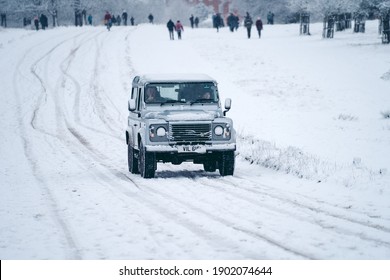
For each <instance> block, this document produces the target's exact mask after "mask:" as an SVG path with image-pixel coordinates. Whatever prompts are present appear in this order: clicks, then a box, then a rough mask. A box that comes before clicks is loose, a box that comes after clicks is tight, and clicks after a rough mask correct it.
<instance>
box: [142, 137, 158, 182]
mask: <svg viewBox="0 0 390 280" xmlns="http://www.w3.org/2000/svg"><path fill="white" fill-rule="evenodd" d="M138 170H139V172H140V174H141V176H142V177H143V178H153V177H154V173H155V171H156V155H155V153H151V152H147V151H146V148H145V147H144V145H143V144H142V142H141V143H140V146H139V154H138Z"/></svg>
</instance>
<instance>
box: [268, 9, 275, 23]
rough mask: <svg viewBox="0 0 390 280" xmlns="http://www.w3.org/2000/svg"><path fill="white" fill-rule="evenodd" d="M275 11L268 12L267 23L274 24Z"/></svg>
mask: <svg viewBox="0 0 390 280" xmlns="http://www.w3.org/2000/svg"><path fill="white" fill-rule="evenodd" d="M274 16H275V15H274V13H273V12H271V11H269V12H268V14H267V24H274Z"/></svg>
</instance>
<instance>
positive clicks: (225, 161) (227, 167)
mask: <svg viewBox="0 0 390 280" xmlns="http://www.w3.org/2000/svg"><path fill="white" fill-rule="evenodd" d="M234 160H235V159H234V151H228V152H222V153H221V155H220V157H219V160H218V169H219V174H221V176H229V175H233V173H234Z"/></svg>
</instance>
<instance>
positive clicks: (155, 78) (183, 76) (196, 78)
mask: <svg viewBox="0 0 390 280" xmlns="http://www.w3.org/2000/svg"><path fill="white" fill-rule="evenodd" d="M151 82H159V83H163V82H214V83H216V81H215V79H213V78H212V77H210V76H209V75H206V74H198V73H194V74H190V73H179V74H175V73H172V74H167V73H164V74H144V75H141V76H140V77H139V80H138V83H151Z"/></svg>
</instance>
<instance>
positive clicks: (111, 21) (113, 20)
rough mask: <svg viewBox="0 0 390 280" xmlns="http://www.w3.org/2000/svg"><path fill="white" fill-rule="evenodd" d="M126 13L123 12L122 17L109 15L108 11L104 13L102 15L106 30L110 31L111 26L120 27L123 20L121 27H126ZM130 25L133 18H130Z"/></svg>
mask: <svg viewBox="0 0 390 280" xmlns="http://www.w3.org/2000/svg"><path fill="white" fill-rule="evenodd" d="M128 16H129V15H128V13H127V12H126V10H123V13H122V15H121V16H120V15H117V16H115V15H111V14H110V12H109V11H106V13H105V15H104V25H106V26H107V29H108V30H110V29H111V27H112V25H118V26H119V25H121V22H122V20H123V25H125V26H127V20H128ZM130 24H131V25H134V17H131V18H130Z"/></svg>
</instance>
